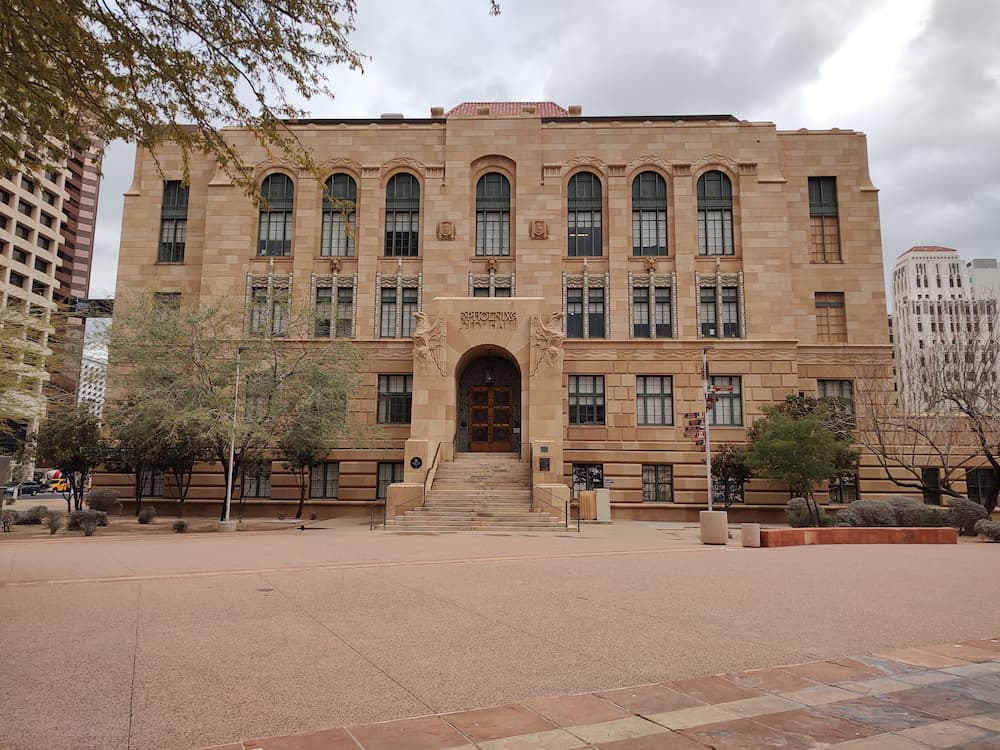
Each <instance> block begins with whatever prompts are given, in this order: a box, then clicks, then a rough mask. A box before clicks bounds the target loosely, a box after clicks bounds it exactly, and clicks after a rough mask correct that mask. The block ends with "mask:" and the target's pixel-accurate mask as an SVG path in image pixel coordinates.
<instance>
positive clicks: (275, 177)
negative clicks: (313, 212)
mask: <svg viewBox="0 0 1000 750" xmlns="http://www.w3.org/2000/svg"><path fill="white" fill-rule="evenodd" d="M260 197H261V203H260V224H259V229H258V232H257V255H291V253H292V209H293V205H294V199H295V186H294V185H293V184H292V178H291V177H289V176H288V175H286V174H272V175H268V176H267V177H265V178H264V182H263V184H262V185H261V186H260Z"/></svg>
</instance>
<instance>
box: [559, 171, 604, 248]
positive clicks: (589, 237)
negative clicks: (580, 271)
mask: <svg viewBox="0 0 1000 750" xmlns="http://www.w3.org/2000/svg"><path fill="white" fill-rule="evenodd" d="M566 225H567V226H566V235H567V237H568V239H569V249H568V253H569V256H570V257H574V256H580V255H601V181H600V180H599V179H598V178H597V175H595V174H593V173H591V172H580V173H578V174H575V175H573V176H572V177H571V178H570V181H569V187H568V189H567V211H566Z"/></svg>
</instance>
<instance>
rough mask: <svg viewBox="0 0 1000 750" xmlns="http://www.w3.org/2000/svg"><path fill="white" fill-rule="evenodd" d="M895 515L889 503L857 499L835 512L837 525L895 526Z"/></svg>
mask: <svg viewBox="0 0 1000 750" xmlns="http://www.w3.org/2000/svg"><path fill="white" fill-rule="evenodd" d="M895 525H896V516H895V514H894V513H893V512H892V508H891V507H890V505H889V503H886V502H882V501H881V500H858V501H857V502H853V503H851V504H850V505H848V506H847V507H846V508H844V509H843V510H841V511H840V512H839V513H838V514H837V526H895Z"/></svg>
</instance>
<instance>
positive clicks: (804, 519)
mask: <svg viewBox="0 0 1000 750" xmlns="http://www.w3.org/2000/svg"><path fill="white" fill-rule="evenodd" d="M785 518H786V519H787V520H788V525H789V526H792V527H794V528H796V529H800V528H802V527H804V526H812V515H811V514H810V512H809V505H808V503H807V501H806V499H805V498H804V497H793V498H792V499H791V500H789V501H788V502H787V503H785Z"/></svg>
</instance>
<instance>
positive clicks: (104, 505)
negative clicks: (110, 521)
mask: <svg viewBox="0 0 1000 750" xmlns="http://www.w3.org/2000/svg"><path fill="white" fill-rule="evenodd" d="M119 494H120V493H119V492H118V490H91V491H90V494H88V495H87V506H88V507H89V508H90V509H91V510H100V511H103V512H105V513H110V512H111V511H113V510H114V509H115V506H117V505H119V503H118V496H119Z"/></svg>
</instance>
